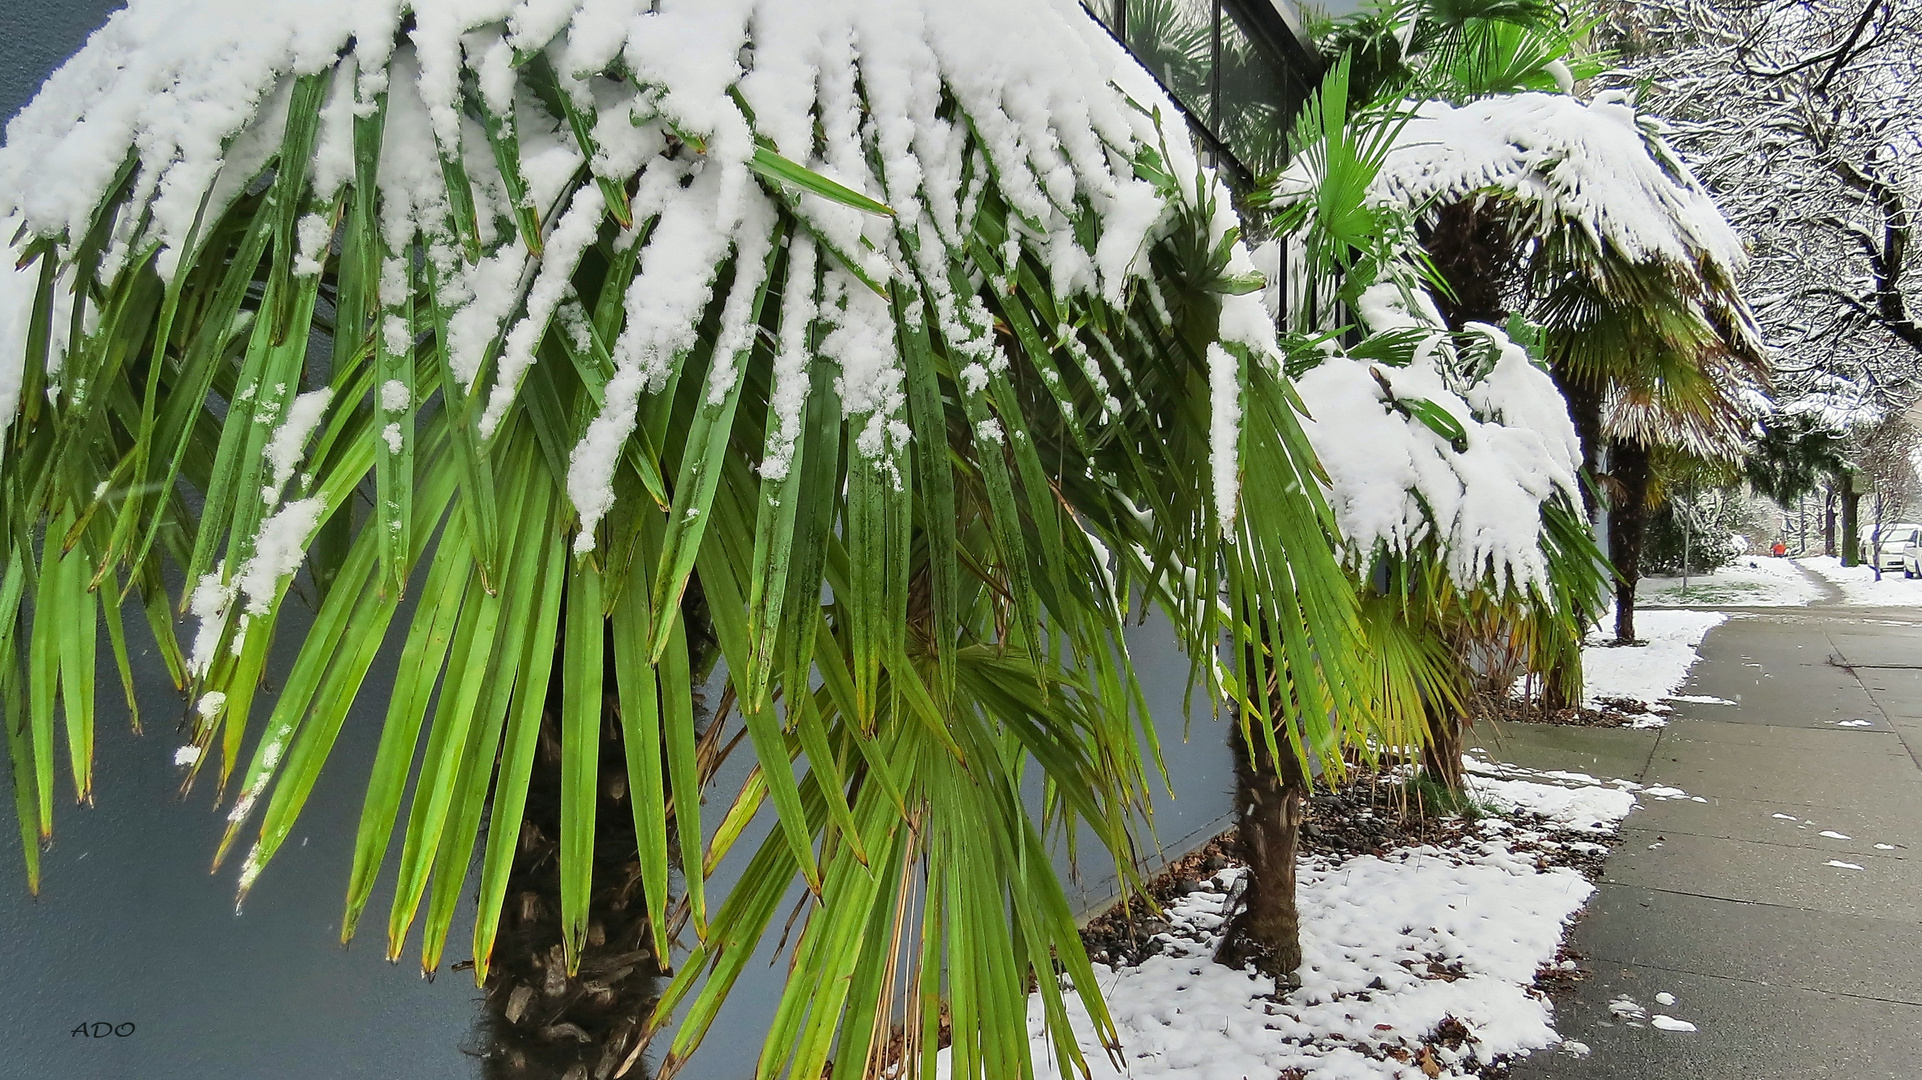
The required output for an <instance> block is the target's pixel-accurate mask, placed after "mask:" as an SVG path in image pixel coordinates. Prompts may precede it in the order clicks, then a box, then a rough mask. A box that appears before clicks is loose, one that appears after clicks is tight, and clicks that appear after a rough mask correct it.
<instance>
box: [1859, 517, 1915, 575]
mask: <svg viewBox="0 0 1922 1080" xmlns="http://www.w3.org/2000/svg"><path fill="white" fill-rule="evenodd" d="M1918 538H1922V525H1913V524H1894V525H1884V526H1882V528H1881V530H1880V531H1879V532H1877V533H1873V534H1871V541H1870V542H1871V543H1872V544H1873V545H1874V547H1873V551H1874V553H1875V554H1874V558H1875V568H1876V569H1877V570H1880V571H1881V572H1883V573H1885V574H1890V573H1894V572H1895V571H1897V570H1900V571H1902V574H1903V576H1904V577H1915V576H1916V574H1917V573H1918V572H1919V571H1918V570H1917V568H1916V564H1915V555H1914V552H1915V546H1916V541H1917V539H1918Z"/></svg>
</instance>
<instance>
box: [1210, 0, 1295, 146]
mask: <svg viewBox="0 0 1922 1080" xmlns="http://www.w3.org/2000/svg"><path fill="white" fill-rule="evenodd" d="M1241 18H1242V17H1241V16H1239V15H1237V14H1236V13H1235V12H1234V11H1233V10H1229V11H1227V12H1224V13H1223V16H1222V20H1221V59H1220V62H1219V75H1218V82H1217V86H1218V88H1219V94H1218V96H1217V98H1216V100H1215V107H1216V110H1217V111H1216V119H1215V134H1216V135H1217V136H1218V137H1219V138H1220V139H1221V141H1222V143H1223V145H1225V146H1227V148H1228V150H1229V152H1230V153H1233V154H1234V155H1235V157H1237V158H1239V159H1240V160H1241V163H1242V165H1243V166H1245V167H1246V168H1247V169H1248V171H1249V172H1251V173H1253V174H1254V175H1256V176H1262V175H1264V174H1267V173H1272V172H1275V171H1276V170H1278V169H1280V168H1281V167H1282V165H1283V164H1285V163H1286V159H1287V152H1288V125H1289V122H1290V120H1291V119H1292V117H1293V115H1294V110H1295V106H1296V104H1297V103H1296V101H1294V100H1293V96H1292V95H1291V94H1290V88H1289V83H1290V80H1289V79H1288V73H1287V72H1286V71H1285V70H1284V69H1283V68H1282V66H1281V64H1280V62H1279V61H1278V60H1277V58H1276V57H1275V56H1274V55H1273V54H1272V53H1271V52H1270V51H1269V50H1268V49H1266V48H1264V47H1263V46H1262V45H1260V44H1259V43H1258V42H1257V41H1255V39H1254V38H1253V37H1252V36H1250V33H1249V31H1248V28H1247V27H1246V26H1244V25H1243V23H1242V21H1241Z"/></svg>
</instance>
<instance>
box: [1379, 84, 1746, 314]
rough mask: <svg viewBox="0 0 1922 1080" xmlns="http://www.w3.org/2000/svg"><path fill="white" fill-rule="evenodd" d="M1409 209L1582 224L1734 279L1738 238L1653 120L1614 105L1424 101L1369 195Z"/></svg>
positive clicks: (1623, 247) (1538, 98)
mask: <svg viewBox="0 0 1922 1080" xmlns="http://www.w3.org/2000/svg"><path fill="white" fill-rule="evenodd" d="M1371 194H1372V195H1374V196H1375V197H1377V198H1381V199H1385V200H1389V201H1392V202H1394V203H1398V204H1400V205H1402V206H1405V207H1408V208H1410V209H1419V208H1422V207H1425V206H1428V205H1430V204H1445V203H1450V202H1455V201H1458V200H1461V199H1465V198H1468V197H1470V196H1473V195H1480V194H1493V195H1498V196H1501V197H1505V198H1507V199H1511V200H1513V201H1515V202H1517V203H1519V204H1521V205H1523V206H1526V207H1528V208H1529V209H1531V210H1533V211H1534V212H1535V213H1537V214H1539V215H1540V220H1539V225H1538V226H1537V229H1536V231H1538V232H1546V231H1548V230H1549V229H1551V228H1575V229H1579V230H1581V232H1582V233H1583V234H1584V235H1585V236H1586V237H1587V238H1588V239H1589V242H1590V243H1591V244H1592V245H1593V246H1594V247H1595V248H1596V249H1598V250H1605V249H1609V248H1612V249H1613V250H1614V251H1615V252H1617V253H1619V255H1620V256H1621V257H1622V258H1625V259H1627V260H1628V261H1630V262H1645V261H1651V260H1659V261H1662V262H1665V263H1669V264H1672V265H1677V266H1682V267H1687V268H1689V269H1690V270H1691V271H1693V270H1694V268H1695V267H1697V266H1698V265H1701V264H1704V263H1706V264H1708V265H1709V266H1710V267H1712V268H1713V269H1714V270H1715V271H1716V272H1718V273H1719V274H1721V275H1723V276H1724V277H1725V278H1730V279H1732V278H1733V277H1734V276H1735V275H1737V274H1738V273H1740V271H1741V269H1742V266H1743V264H1744V262H1745V260H1746V256H1745V255H1744V253H1743V250H1742V241H1741V238H1740V237H1738V236H1737V235H1736V234H1735V231H1734V230H1733V229H1732V228H1730V227H1729V224H1728V222H1727V221H1726V220H1725V219H1724V218H1723V217H1722V214H1721V211H1720V210H1719V209H1717V208H1716V205H1715V202H1714V200H1713V199H1712V198H1710V197H1709V195H1708V193H1707V192H1705V191H1704V190H1703V189H1702V187H1701V185H1700V184H1698V183H1697V182H1696V180H1695V177H1694V176H1693V175H1692V174H1690V172H1689V171H1688V169H1687V167H1686V166H1684V165H1683V164H1682V163H1681V162H1680V161H1679V160H1678V159H1677V158H1676V156H1675V155H1674V154H1673V153H1672V152H1670V151H1669V150H1668V149H1667V147H1666V146H1665V144H1664V143H1663V142H1662V140H1661V137H1660V135H1659V133H1658V132H1657V131H1656V130H1655V128H1654V127H1653V126H1651V125H1650V124H1649V122H1648V121H1647V120H1645V119H1644V118H1642V117H1639V116H1637V115H1636V113H1635V111H1634V110H1633V109H1632V108H1630V107H1629V106H1628V105H1626V104H1623V103H1622V102H1620V101H1617V100H1613V99H1597V100H1595V101H1593V102H1587V103H1584V102H1582V101H1580V100H1578V99H1576V98H1574V97H1570V96H1565V95H1561V94H1541V93H1522V94H1512V95H1508V96H1502V97H1491V98H1483V99H1481V100H1479V101H1473V102H1470V103H1468V104H1465V105H1461V106H1453V105H1449V104H1446V103H1444V102H1439V101H1428V102H1422V103H1421V104H1419V105H1417V106H1416V107H1415V108H1414V115H1413V117H1412V118H1411V119H1409V120H1408V122H1407V124H1406V125H1405V126H1404V127H1402V129H1401V131H1400V132H1399V133H1398V135H1397V136H1396V138H1395V145H1394V148H1393V149H1392V150H1390V151H1389V152H1388V154H1387V157H1386V158H1385V160H1384V161H1383V164H1382V169H1381V173H1380V175H1379V177H1378V178H1377V179H1376V182H1375V184H1374V186H1373V188H1372V189H1371Z"/></svg>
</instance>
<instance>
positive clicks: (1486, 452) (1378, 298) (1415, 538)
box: [1297, 282, 1582, 594]
mask: <svg viewBox="0 0 1922 1080" xmlns="http://www.w3.org/2000/svg"><path fill="white" fill-rule="evenodd" d="M1411 297H1412V299H1411ZM1355 309H1356V314H1357V316H1358V317H1359V319H1360V321H1361V322H1362V323H1363V324H1364V325H1365V326H1366V328H1367V329H1368V330H1369V331H1370V332H1371V334H1372V336H1371V337H1370V338H1369V339H1368V340H1366V341H1364V342H1363V343H1362V344H1361V345H1360V346H1357V347H1356V348H1355V349H1353V350H1350V351H1349V352H1346V353H1336V354H1334V355H1331V356H1328V357H1327V358H1325V359H1323V360H1321V361H1320V362H1319V363H1318V364H1316V365H1315V366H1314V367H1313V368H1311V369H1310V370H1309V371H1307V372H1306V373H1305V374H1304V375H1302V377H1301V378H1300V380H1299V381H1298V383H1297V388H1298V389H1299V390H1300V392H1301V396H1302V400H1303V402H1305V403H1306V405H1307V407H1308V412H1309V415H1310V417H1311V419H1310V421H1309V422H1308V423H1307V425H1306V426H1307V430H1308V437H1309V439H1310V440H1311V441H1312V442H1313V444H1314V446H1315V452H1316V455H1317V456H1318V457H1319V458H1320V460H1321V462H1322V464H1323V466H1324V467H1325V468H1326V469H1327V471H1328V477H1329V481H1330V488H1329V503H1330V505H1331V507H1332V508H1333V510H1334V513H1335V519H1336V521H1337V522H1339V523H1340V526H1341V535H1342V539H1343V540H1344V541H1345V543H1346V544H1347V548H1348V552H1347V554H1348V557H1349V558H1350V559H1351V560H1353V561H1355V562H1356V563H1358V564H1360V565H1363V566H1366V565H1367V564H1368V562H1369V561H1370V560H1371V559H1373V558H1374V557H1375V556H1377V555H1378V554H1389V555H1394V556H1404V557H1405V556H1409V555H1412V554H1415V553H1416V552H1417V551H1418V550H1427V551H1432V552H1434V556H1435V557H1436V558H1439V559H1440V560H1442V561H1443V562H1445V564H1446V565H1447V568H1448V572H1449V575H1450V577H1451V578H1452V579H1453V581H1454V582H1455V584H1456V585H1457V587H1459V588H1460V589H1462V590H1463V591H1464V592H1473V591H1475V590H1477V589H1480V588H1483V587H1485V586H1489V585H1492V586H1493V588H1494V590H1495V592H1496V593H1498V594H1499V593H1505V592H1507V591H1508V590H1509V589H1511V588H1513V589H1524V590H1525V589H1527V588H1529V587H1531V586H1534V587H1538V588H1545V587H1546V586H1547V585H1548V576H1549V564H1548V557H1547V555H1546V554H1545V553H1544V541H1543V521H1542V516H1543V509H1542V504H1543V503H1544V502H1546V501H1548V500H1550V499H1552V498H1554V497H1556V496H1557V495H1561V496H1564V497H1566V498H1567V499H1568V500H1569V501H1570V504H1571V505H1579V503H1580V500H1581V492H1580V489H1579V487H1578V486H1577V481H1576V475H1577V474H1578V473H1579V471H1580V469H1581V457H1582V455H1581V443H1580V440H1579V439H1578V437H1577V436H1576V433H1575V427H1574V425H1573V424H1572V423H1571V422H1570V421H1569V418H1568V409H1567V406H1566V404H1565V403H1564V402H1563V400H1562V397H1561V394H1560V392H1559V391H1558V390H1557V389H1556V387H1555V384H1554V382H1553V380H1552V379H1550V378H1549V376H1548V373H1547V372H1545V371H1543V370H1541V369H1540V368H1539V367H1537V366H1535V364H1534V363H1532V362H1531V361H1530V360H1529V357H1528V354H1527V352H1526V350H1524V349H1523V348H1522V346H1520V345H1517V344H1516V343H1514V342H1512V341H1510V340H1509V338H1508V335H1507V334H1506V333H1505V332H1503V331H1502V330H1501V329H1499V328H1497V327H1493V326H1489V325H1486V324H1483V323H1472V324H1470V325H1469V326H1467V327H1466V328H1465V331H1464V333H1463V334H1461V335H1452V334H1450V333H1449V332H1448V331H1447V328H1446V326H1445V324H1444V323H1443V321H1442V318H1441V315H1440V313H1439V312H1437V311H1435V309H1434V305H1433V302H1432V301H1430V300H1429V298H1428V295H1427V294H1426V293H1425V292H1423V291H1421V290H1420V288H1419V287H1409V286H1404V285H1402V284H1398V283H1393V282H1385V283H1381V284H1377V285H1374V286H1372V287H1370V288H1369V289H1368V290H1366V291H1365V292H1363V293H1362V295H1361V296H1360V298H1359V299H1358V300H1357V302H1356V304H1355Z"/></svg>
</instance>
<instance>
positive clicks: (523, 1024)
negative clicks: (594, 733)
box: [477, 678, 672, 1080]
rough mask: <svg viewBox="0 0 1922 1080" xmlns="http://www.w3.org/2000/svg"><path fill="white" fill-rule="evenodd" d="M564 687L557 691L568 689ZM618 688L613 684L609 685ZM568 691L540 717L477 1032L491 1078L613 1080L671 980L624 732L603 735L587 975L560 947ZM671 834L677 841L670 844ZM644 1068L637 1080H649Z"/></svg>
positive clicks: (610, 711) (610, 713)
mask: <svg viewBox="0 0 1922 1080" xmlns="http://www.w3.org/2000/svg"><path fill="white" fill-rule="evenodd" d="M558 685H559V684H558V680H557V681H556V684H555V686H556V690H558ZM608 685H609V686H610V687H611V686H612V685H613V683H612V680H611V678H610V680H609V683H608ZM558 705H559V701H558V693H556V694H555V695H554V696H553V699H552V700H550V702H549V710H548V714H547V715H546V716H545V717H543V718H542V723H541V732H540V742H539V746H538V749H537V750H536V752H535V762H534V770H533V774H532V776H531V777H530V780H529V783H528V791H527V810H526V814H525V816H524V818H523V819H522V822H521V831H520V837H519V843H518V844H517V845H516V850H515V853H514V864H513V868H512V869H511V870H510V871H509V872H508V879H507V898H506V902H505V904H504V905H503V910H502V912H501V928H500V933H499V936H498V938H497V939H496V941H495V943H494V956H493V963H492V965H491V966H490V968H489V971H488V975H487V982H486V987H485V991H486V998H485V999H484V1002H483V1014H482V1017H481V1020H480V1023H479V1026H478V1031H477V1035H478V1037H479V1040H480V1050H479V1056H480V1057H481V1076H482V1077H483V1078H484V1080H607V1078H609V1077H611V1076H613V1074H614V1071H615V1070H616V1069H618V1068H619V1067H620V1065H621V1063H622V1062H623V1061H624V1060H626V1058H627V1056H628V1054H629V1053H630V1052H631V1051H632V1050H633V1049H634V1046H635V1044H636V1043H637V1042H638V1041H639V1040H640V1038H641V1036H642V1030H641V1026H642V1024H643V1023H645V1021H646V1019H647V1014H648V1012H649V1011H650V1010H651V1009H652V1007H653V1003H654V1000H655V999H656V998H657V997H658V996H659V978H660V976H661V975H662V974H663V972H662V968H661V966H660V962H659V960H658V958H657V957H655V955H654V949H653V930H652V928H651V926H650V924H649V922H648V918H647V903H646V899H645V897H644V895H643V893H642V889H641V875H640V864H639V860H638V857H637V852H636V843H635V836H634V815H633V809H632V806H631V805H630V800H631V799H632V793H631V792H630V791H628V789H627V769H626V765H625V752H624V750H623V749H622V745H621V739H620V732H621V725H620V723H619V721H618V719H617V718H616V714H615V712H614V703H613V702H612V700H610V701H609V702H608V707H607V709H606V718H605V720H604V721H603V723H602V727H601V739H602V742H601V749H600V763H601V782H600V792H601V797H600V800H599V805H598V806H597V807H596V808H595V831H594V870H593V875H594V876H593V893H592V896H591V898H590V900H589V902H588V936H587V945H586V948H584V949H583V950H582V953H581V963H580V969H579V971H578V973H577V974H575V975H572V976H570V975H568V974H567V968H566V964H565V962H564V959H563V957H562V948H561V932H562V928H561V913H560V905H559V896H560V838H561V753H562V749H561V738H560V728H559V724H558V723H557V717H558V712H557V709H558ZM671 835H672V833H671V832H670V836H671ZM647 1073H648V1070H647V1067H646V1065H645V1064H644V1063H637V1064H636V1066H635V1067H634V1068H633V1069H630V1070H629V1071H628V1073H627V1075H628V1076H629V1077H644V1076H646V1075H647Z"/></svg>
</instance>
